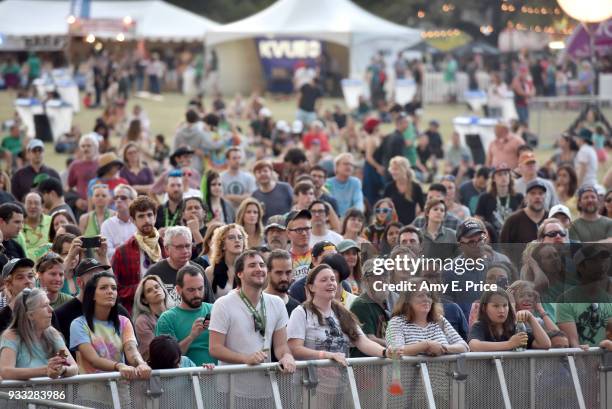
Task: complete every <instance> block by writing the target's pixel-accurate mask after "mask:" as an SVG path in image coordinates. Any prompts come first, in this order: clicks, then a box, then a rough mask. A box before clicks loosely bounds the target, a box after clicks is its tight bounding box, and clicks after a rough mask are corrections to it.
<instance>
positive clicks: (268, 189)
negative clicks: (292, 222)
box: [253, 160, 293, 223]
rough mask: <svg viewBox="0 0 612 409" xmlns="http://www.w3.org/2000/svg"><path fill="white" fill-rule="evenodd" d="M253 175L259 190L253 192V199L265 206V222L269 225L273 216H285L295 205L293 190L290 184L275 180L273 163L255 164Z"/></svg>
mask: <svg viewBox="0 0 612 409" xmlns="http://www.w3.org/2000/svg"><path fill="white" fill-rule="evenodd" d="M253 173H255V178H256V180H257V185H258V186H259V188H258V189H257V190H255V191H254V192H253V197H254V198H255V199H257V200H259V201H260V202H261V203H262V204H263V205H264V209H265V211H264V217H263V222H264V223H267V222H268V219H269V218H270V217H271V216H273V215H278V214H285V213H287V212H289V211H290V210H291V205H292V204H293V189H291V186H289V184H288V183H285V182H280V181H278V182H277V181H276V180H274V169H273V167H272V162H270V161H268V160H260V161H257V163H255V166H254V167H253Z"/></svg>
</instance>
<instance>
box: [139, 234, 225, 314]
mask: <svg viewBox="0 0 612 409" xmlns="http://www.w3.org/2000/svg"><path fill="white" fill-rule="evenodd" d="M192 246H193V243H192V238H191V231H189V229H188V228H187V227H185V226H173V227H168V229H167V230H166V234H165V235H164V247H165V249H166V253H167V254H168V258H165V259H163V260H161V261H159V262H157V263H155V264H153V265H152V266H151V267H150V268H149V269H148V270H147V275H156V276H158V277H159V278H161V280H162V281H163V283H164V285H165V287H166V289H167V290H168V294H169V296H170V299H171V300H172V304H173V305H178V304H179V302H180V298H179V296H180V294H178V293H177V292H176V291H175V285H176V277H177V274H178V270H180V269H181V268H183V267H185V266H187V265H192V266H194V267H199V268H201V267H200V266H199V265H198V264H196V263H194V262H193V261H191V260H190V259H191V248H192ZM203 273H204V269H202V274H203ZM204 284H205V287H206V298H205V299H204V301H206V302H209V303H213V302H214V301H215V298H214V296H213V295H212V288H211V287H210V283H209V282H208V280H207V279H206V277H204Z"/></svg>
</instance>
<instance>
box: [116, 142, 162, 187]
mask: <svg viewBox="0 0 612 409" xmlns="http://www.w3.org/2000/svg"><path fill="white" fill-rule="evenodd" d="M140 154H141V152H140V148H139V147H138V145H137V144H136V143H134V142H128V143H127V144H126V145H125V147H124V148H123V163H124V164H125V166H124V167H123V168H121V170H120V171H119V176H121V177H122V178H124V179H125V180H127V181H128V183H129V184H130V186H132V187H133V188H134V189H136V191H137V192H138V193H140V194H148V193H149V191H150V190H151V187H152V186H153V182H154V176H153V171H152V170H151V168H149V167H148V166H147V164H146V163H145V162H143V161H142V159H141V156H140Z"/></svg>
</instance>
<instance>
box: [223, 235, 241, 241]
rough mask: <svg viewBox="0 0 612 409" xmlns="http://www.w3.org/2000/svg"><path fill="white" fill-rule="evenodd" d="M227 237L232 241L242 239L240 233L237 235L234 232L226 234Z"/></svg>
mask: <svg viewBox="0 0 612 409" xmlns="http://www.w3.org/2000/svg"><path fill="white" fill-rule="evenodd" d="M227 239H228V240H232V241H242V240H244V236H242V235H240V234H239V235H238V236H236V235H234V234H230V235H229V236H227Z"/></svg>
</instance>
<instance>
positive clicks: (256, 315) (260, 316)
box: [239, 289, 266, 338]
mask: <svg viewBox="0 0 612 409" xmlns="http://www.w3.org/2000/svg"><path fill="white" fill-rule="evenodd" d="M239 294H240V299H241V300H242V302H243V303H244V305H246V306H247V308H248V309H249V311H250V312H251V314H253V319H254V320H255V324H256V325H255V327H256V328H255V331H259V334H260V335H261V336H262V337H264V338H265V337H266V303H265V302H264V298H263V294H262V295H261V298H260V301H259V302H260V303H261V311H260V312H258V311H257V309H256V308H255V307H254V306H253V304H251V301H250V300H249V299H248V298H247V296H246V295H244V291H242V289H240V292H239ZM257 327H259V328H257Z"/></svg>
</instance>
